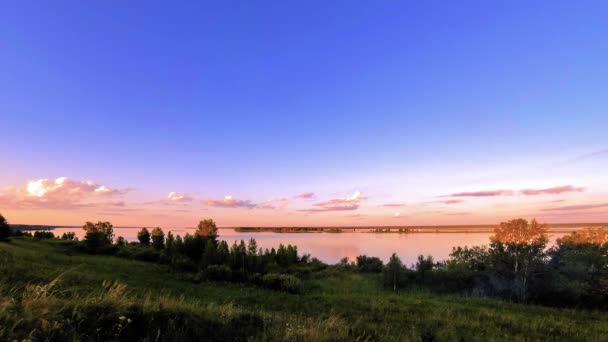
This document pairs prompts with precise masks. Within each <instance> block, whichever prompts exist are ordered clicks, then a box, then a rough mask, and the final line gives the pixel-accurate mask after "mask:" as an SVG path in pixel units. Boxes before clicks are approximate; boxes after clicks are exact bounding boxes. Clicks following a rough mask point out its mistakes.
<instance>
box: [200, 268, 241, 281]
mask: <svg viewBox="0 0 608 342" xmlns="http://www.w3.org/2000/svg"><path fill="white" fill-rule="evenodd" d="M201 278H202V279H204V280H213V281H231V280H232V279H233V274H232V270H231V269H230V267H228V266H226V265H211V266H209V267H207V268H206V269H205V270H204V271H203V272H202V276H201Z"/></svg>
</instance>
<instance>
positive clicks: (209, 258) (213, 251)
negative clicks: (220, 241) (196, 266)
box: [202, 240, 217, 268]
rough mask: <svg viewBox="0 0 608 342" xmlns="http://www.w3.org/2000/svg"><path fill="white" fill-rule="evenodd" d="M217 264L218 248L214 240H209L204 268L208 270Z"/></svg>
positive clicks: (203, 260) (204, 255)
mask: <svg viewBox="0 0 608 342" xmlns="http://www.w3.org/2000/svg"><path fill="white" fill-rule="evenodd" d="M215 263H217V247H216V246H215V244H214V243H213V241H212V240H207V244H206V245H205V251H204V252H203V259H202V267H203V268H206V267H208V266H211V265H215Z"/></svg>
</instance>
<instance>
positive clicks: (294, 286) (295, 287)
mask: <svg viewBox="0 0 608 342" xmlns="http://www.w3.org/2000/svg"><path fill="white" fill-rule="evenodd" d="M261 282H262V286H264V287H266V288H269V289H272V290H277V291H285V292H289V293H294V294H296V293H302V292H303V288H302V282H301V281H300V279H298V278H296V277H294V276H292V275H289V274H278V273H269V274H266V275H264V276H263V277H262V279H261Z"/></svg>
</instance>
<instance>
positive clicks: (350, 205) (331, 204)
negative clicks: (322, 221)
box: [299, 191, 367, 213]
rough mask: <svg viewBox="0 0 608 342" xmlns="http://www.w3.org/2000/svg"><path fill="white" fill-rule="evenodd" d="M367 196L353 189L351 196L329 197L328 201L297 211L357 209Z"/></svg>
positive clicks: (315, 211)
mask: <svg viewBox="0 0 608 342" xmlns="http://www.w3.org/2000/svg"><path fill="white" fill-rule="evenodd" d="M366 199H367V197H365V196H363V195H362V194H361V193H360V192H359V191H355V192H354V193H353V194H352V195H351V196H348V197H346V198H339V199H331V200H329V201H325V202H320V203H315V204H313V206H315V208H309V209H302V210H299V211H305V212H309V213H317V212H324V211H344V210H357V209H359V204H360V203H361V201H364V200H366Z"/></svg>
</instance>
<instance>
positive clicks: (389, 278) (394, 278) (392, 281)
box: [384, 253, 403, 291]
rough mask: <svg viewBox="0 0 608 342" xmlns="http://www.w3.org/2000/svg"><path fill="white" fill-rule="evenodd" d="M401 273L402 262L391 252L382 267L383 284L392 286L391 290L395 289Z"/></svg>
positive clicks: (397, 286) (398, 283)
mask: <svg viewBox="0 0 608 342" xmlns="http://www.w3.org/2000/svg"><path fill="white" fill-rule="evenodd" d="M402 273H403V263H402V262H401V259H400V258H399V257H398V256H397V254H395V253H393V255H391V258H390V259H389V260H388V264H386V267H385V268H384V286H387V287H392V288H393V291H397V289H398V288H399V285H400V281H401V275H402Z"/></svg>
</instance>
